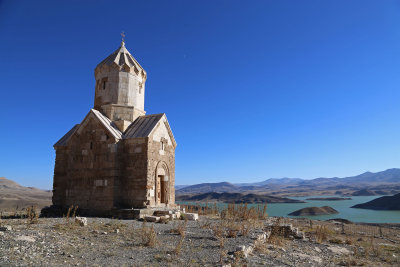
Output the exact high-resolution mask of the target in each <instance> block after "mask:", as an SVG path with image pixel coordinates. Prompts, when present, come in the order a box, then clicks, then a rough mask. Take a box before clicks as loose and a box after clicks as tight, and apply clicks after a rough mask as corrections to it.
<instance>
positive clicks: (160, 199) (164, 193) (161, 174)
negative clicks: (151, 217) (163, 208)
mask: <svg viewBox="0 0 400 267" xmlns="http://www.w3.org/2000/svg"><path fill="white" fill-rule="evenodd" d="M155 184H156V193H155V202H156V205H158V204H168V202H169V170H168V166H167V164H166V163H165V162H163V161H160V162H159V163H158V164H157V169H156V177H155Z"/></svg>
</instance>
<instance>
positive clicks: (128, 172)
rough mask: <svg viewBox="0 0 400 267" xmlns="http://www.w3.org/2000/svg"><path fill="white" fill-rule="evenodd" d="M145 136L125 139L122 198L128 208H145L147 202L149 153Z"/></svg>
mask: <svg viewBox="0 0 400 267" xmlns="http://www.w3.org/2000/svg"><path fill="white" fill-rule="evenodd" d="M147 148H148V144H147V141H146V139H145V138H136V139H127V140H124V151H123V159H124V160H123V164H124V170H123V179H122V185H123V186H122V198H123V206H124V207H126V208H131V207H134V208H143V207H145V206H146V205H147V204H148V203H147V196H146V186H147V164H148V154H147Z"/></svg>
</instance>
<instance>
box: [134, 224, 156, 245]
mask: <svg viewBox="0 0 400 267" xmlns="http://www.w3.org/2000/svg"><path fill="white" fill-rule="evenodd" d="M139 236H140V238H141V240H142V244H143V245H144V246H146V247H151V248H154V247H155V246H157V245H158V243H159V241H158V238H157V232H156V231H155V230H154V226H153V225H152V226H151V227H148V226H147V225H146V221H143V225H142V228H141V229H140V230H139Z"/></svg>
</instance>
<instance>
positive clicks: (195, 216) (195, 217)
mask: <svg viewBox="0 0 400 267" xmlns="http://www.w3.org/2000/svg"><path fill="white" fill-rule="evenodd" d="M182 216H183V219H185V220H188V221H197V220H198V219H199V214H197V213H183V214H182Z"/></svg>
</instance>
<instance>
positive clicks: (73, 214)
mask: <svg viewBox="0 0 400 267" xmlns="http://www.w3.org/2000/svg"><path fill="white" fill-rule="evenodd" d="M77 210H78V206H74V205H71V206H70V207H69V208H68V211H67V215H66V216H65V221H66V223H69V219H70V218H75V217H76V211H77Z"/></svg>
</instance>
